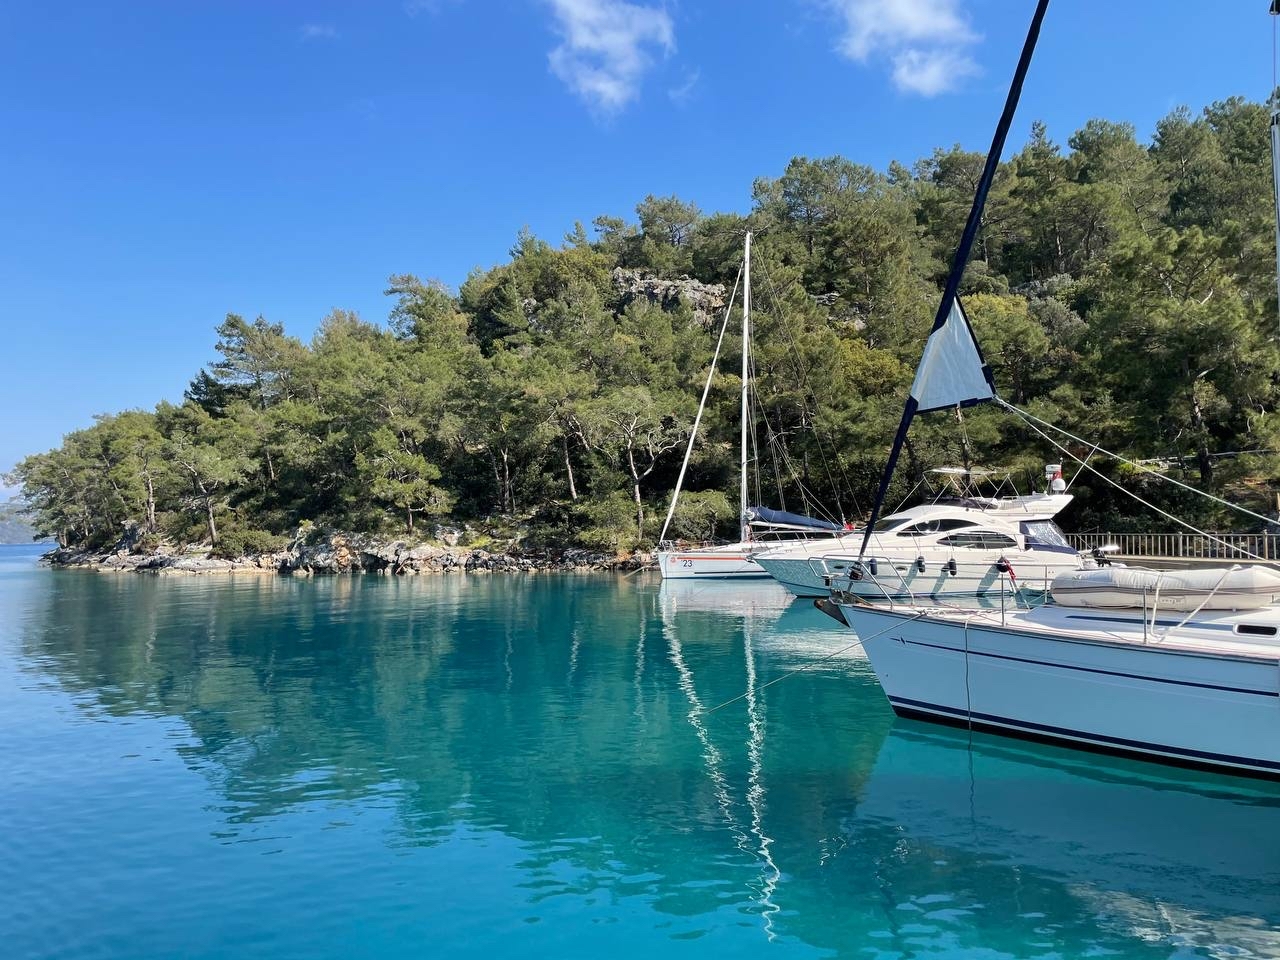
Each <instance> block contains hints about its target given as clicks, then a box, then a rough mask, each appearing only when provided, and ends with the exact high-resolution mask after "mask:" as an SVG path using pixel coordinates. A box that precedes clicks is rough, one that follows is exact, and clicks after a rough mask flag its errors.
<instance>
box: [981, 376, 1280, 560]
mask: <svg viewBox="0 0 1280 960" xmlns="http://www.w3.org/2000/svg"><path fill="white" fill-rule="evenodd" d="M995 402H996V403H998V404H999V405H1000V406H1002V407H1004V408H1005V409H1006V410H1009V411H1010V412H1012V413H1015V414H1017V415H1018V416H1020V417H1022V419H1023V420H1025V421H1026V422H1027V424H1028V425H1029V426H1030V427H1031V429H1032V430H1034V431H1035V432H1036V433H1038V434H1039V435H1040V436H1041V437H1043V438H1044V439H1045V440H1047V441H1049V443H1051V444H1053V446H1054V447H1056V448H1057V449H1058V450H1059V451H1060V452H1062V453H1064V454H1066V455H1067V456H1068V457H1070V458H1071V459H1072V460H1074V461H1075V462H1076V463H1078V464H1080V466H1081V468H1082V469H1084V470H1088V471H1089V472H1090V473H1092V474H1093V475H1094V476H1096V477H1098V478H1099V479H1100V480H1103V481H1104V482H1106V483H1109V484H1110V485H1111V486H1113V487H1115V488H1116V489H1117V490H1119V491H1120V492H1121V493H1123V494H1125V495H1126V496H1129V497H1132V498H1133V499H1134V500H1136V501H1137V502H1138V503H1140V504H1142V505H1143V506H1144V507H1146V508H1147V509H1148V510H1152V511H1154V512H1155V513H1158V514H1160V516H1162V517H1164V518H1165V519H1166V520H1171V521H1173V522H1174V523H1176V524H1177V525H1178V526H1180V527H1185V528H1186V529H1188V530H1190V531H1191V532H1192V533H1195V534H1198V535H1199V536H1202V537H1207V538H1208V539H1209V540H1210V541H1212V542H1213V543H1216V544H1218V545H1219V546H1223V547H1227V548H1228V549H1232V550H1238V551H1239V552H1240V553H1243V554H1244V555H1245V556H1247V557H1248V558H1249V559H1251V560H1264V558H1263V557H1260V556H1258V555H1257V554H1256V553H1251V552H1249V551H1248V550H1245V549H1244V548H1243V547H1236V546H1235V545H1234V544H1230V543H1228V542H1227V541H1225V540H1223V539H1222V538H1221V537H1218V536H1215V535H1214V534H1212V533H1209V532H1208V531H1207V530H1201V529H1200V528H1199V527H1197V526H1195V525H1194V524H1191V523H1188V522H1187V521H1185V520H1182V519H1180V518H1178V517H1175V516H1174V515H1173V514H1171V513H1169V512H1168V511H1167V510H1161V509H1160V508H1159V507H1157V506H1156V505H1155V504H1153V503H1149V502H1148V501H1146V500H1144V499H1142V497H1140V496H1138V495H1137V494H1136V493H1134V492H1133V491H1132V490H1126V489H1125V488H1124V487H1122V486H1121V485H1120V484H1118V483H1116V482H1115V481H1114V480H1112V479H1111V478H1110V477H1108V476H1106V475H1104V474H1103V473H1101V472H1099V471H1098V470H1097V469H1096V468H1095V467H1091V466H1090V465H1089V464H1088V463H1087V462H1086V461H1084V460H1081V459H1080V458H1079V457H1077V456H1076V455H1075V454H1074V453H1072V452H1071V451H1070V450H1068V449H1067V448H1066V447H1064V446H1063V445H1062V444H1060V443H1059V442H1058V441H1057V440H1055V439H1053V437H1051V436H1049V435H1048V434H1047V433H1045V432H1044V431H1043V430H1041V429H1040V428H1039V427H1037V426H1036V424H1043V425H1044V426H1046V427H1048V428H1050V429H1051V430H1056V431H1057V432H1058V433H1061V434H1062V435H1063V436H1064V437H1067V438H1068V439H1069V440H1074V441H1076V442H1077V443H1088V441H1086V440H1082V439H1081V438H1080V437H1077V436H1075V435H1074V434H1072V433H1070V432H1068V431H1066V430H1063V429H1062V428H1061V427H1057V426H1054V425H1053V424H1052V423H1049V422H1047V421H1045V420H1041V419H1040V418H1039V417H1037V416H1033V415H1032V414H1030V413H1027V412H1026V411H1025V410H1020V409H1019V408H1018V407H1015V406H1014V405H1013V404H1011V403H1008V402H1007V401H1005V400H1002V399H1001V398H999V397H996V398H995ZM1093 452H1097V453H1102V454H1104V455H1106V456H1108V457H1112V458H1114V459H1116V460H1119V461H1120V462H1121V463H1125V464H1128V465H1129V466H1131V467H1136V466H1137V464H1135V463H1133V462H1132V461H1131V460H1127V459H1125V458H1124V457H1122V456H1120V454H1118V453H1112V452H1111V451H1109V450H1104V449H1103V448H1102V447H1099V446H1095V447H1094V451H1093ZM1091 455H1092V454H1091ZM1151 476H1154V477H1157V478H1159V479H1161V480H1165V481H1167V482H1168V483H1172V484H1173V485H1174V486H1175V487H1180V488H1181V489H1183V490H1187V491H1189V492H1191V493H1195V494H1199V495H1200V496H1202V497H1204V498H1205V499H1207V500H1211V501H1213V502H1214V503H1217V504H1219V505H1221V506H1224V507H1230V508H1231V509H1232V510H1236V511H1238V512H1240V513H1243V514H1246V515H1247V516H1250V517H1254V518H1255V519H1258V520H1261V521H1262V522H1263V523H1268V524H1269V523H1274V522H1275V521H1274V520H1272V519H1271V518H1270V517H1264V516H1263V515H1262V514H1260V513H1254V512H1253V511H1252V510H1249V509H1247V508H1245V507H1241V506H1239V505H1237V504H1234V503H1231V502H1230V501H1229V500H1223V499H1222V498H1221V497H1215V496H1214V495H1213V494H1211V493H1205V491H1203V490H1198V489H1196V488H1195V487H1193V486H1191V485H1190V484H1186V483H1183V482H1181V481H1180V480H1175V479H1173V477H1167V476H1165V475H1164V474H1162V473H1152V474H1151Z"/></svg>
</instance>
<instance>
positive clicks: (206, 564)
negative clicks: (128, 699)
mask: <svg viewBox="0 0 1280 960" xmlns="http://www.w3.org/2000/svg"><path fill="white" fill-rule="evenodd" d="M42 559H43V561H44V562H46V563H48V564H49V565H50V566H54V567H59V568H85V569H92V570H100V571H103V572H108V573H153V574H161V575H163V574H215V573H228V574H230V573H271V574H291V575H301V576H308V575H312V574H349V573H374V574H384V575H391V576H416V575H419V574H435V573H535V572H539V571H543V572H557V571H558V572H571V571H573V572H589V571H619V570H639V569H641V568H643V567H645V566H647V565H648V564H650V563H651V562H652V555H651V554H647V553H636V554H631V555H617V554H612V553H601V552H598V551H592V550H581V549H566V550H559V551H546V552H532V551H529V552H525V551H519V550H517V549H516V548H514V547H511V548H508V549H507V550H505V551H504V552H501V553H493V552H490V551H488V550H483V549H480V548H476V547H460V546H447V545H439V544H431V543H412V542H408V541H404V540H390V541H388V540H382V539H378V538H375V537H366V536H360V535H355V534H340V533H338V534H332V535H329V536H328V537H325V538H323V539H321V540H320V541H319V542H316V543H309V542H304V541H302V540H296V541H295V542H293V543H291V544H289V546H287V547H285V548H284V549H282V550H278V551H274V552H271V553H257V554H249V555H246V556H243V557H237V558H234V559H223V558H220V557H215V556H212V555H211V554H210V551H209V550H208V548H190V549H171V548H164V547H161V548H159V549H157V550H154V551H149V552H137V551H135V550H131V549H129V548H128V547H126V546H120V547H118V548H116V549H112V550H107V551H80V550H73V549H68V548H65V547H60V548H58V549H56V550H53V551H52V552H50V553H48V554H46V555H45V556H44V557H43V558H42Z"/></svg>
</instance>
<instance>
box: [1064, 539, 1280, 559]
mask: <svg viewBox="0 0 1280 960" xmlns="http://www.w3.org/2000/svg"><path fill="white" fill-rule="evenodd" d="M1067 538H1068V539H1069V540H1070V541H1071V545H1072V546H1073V547H1076V548H1077V549H1080V550H1092V549H1093V548H1094V547H1102V546H1107V545H1110V544H1114V545H1115V546H1117V547H1119V548H1120V549H1119V553H1120V554H1121V555H1123V556H1126V557H1191V558H1205V559H1221V560H1248V559H1250V558H1251V557H1262V558H1263V559H1264V560H1273V559H1280V534H1274V533H1215V534H1213V536H1212V538H1210V537H1208V536H1205V535H1203V534H1199V533H1070V534H1067Z"/></svg>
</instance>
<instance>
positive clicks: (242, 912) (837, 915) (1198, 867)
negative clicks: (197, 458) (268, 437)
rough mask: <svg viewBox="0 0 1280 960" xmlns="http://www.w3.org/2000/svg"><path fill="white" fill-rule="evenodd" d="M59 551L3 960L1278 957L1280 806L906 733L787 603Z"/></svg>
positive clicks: (36, 630)
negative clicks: (160, 561) (81, 564)
mask: <svg viewBox="0 0 1280 960" xmlns="http://www.w3.org/2000/svg"><path fill="white" fill-rule="evenodd" d="M35 555H36V552H35V551H34V550H32V549H31V548H0V611H3V616H2V618H0V842H2V843H3V846H0V944H3V948H2V949H3V955H4V956H5V957H14V958H23V960H25V958H46V957H48V958H52V957H67V958H110V960H117V958H135V957H136V958H162V957H193V958H219V960H221V958H251V957H335V958H337V957H379V958H396V957H461V958H467V957H483V958H486V960H492V958H499V957H502V958H505V957H650V956H653V955H655V953H657V954H658V955H661V956H671V957H674V956H698V957H704V956H708V957H709V956H715V957H747V956H751V957H754V956H768V957H826V956H849V957H870V958H877V957H976V958H996V957H1064V958H1070V957H1086V956H1098V957H1104V956H1117V957H1177V958H1189V957H1224V958H1225V957H1241V956H1267V957H1275V956H1280V932H1277V924H1280V785H1269V784H1265V783H1257V782H1251V781H1247V780H1237V779H1232V778H1229V777H1222V776H1216V775H1209V774H1199V773H1185V772H1176V771H1168V770H1164V769H1162V768H1159V767H1155V766H1151V765H1147V764H1143V763H1139V762H1129V761H1121V760H1111V759H1102V758H1098V757H1094V756H1090V755H1087V754H1076V753H1072V752H1070V751H1065V750H1059V749H1056V748H1050V747H1039V746H1033V745H1026V744H1020V743H1016V742H1013V741H1004V740H1000V739H996V738H991V737H985V736H975V737H973V739H972V741H970V738H969V737H968V736H967V735H966V734H965V733H963V732H957V731H951V730H947V729H943V728H936V727H931V726H927V725H922V724H918V723H911V722H905V721H895V720H894V718H893V716H892V714H891V712H890V711H889V709H888V707H887V706H886V704H885V702H884V700H883V698H882V696H881V695H880V691H879V688H878V687H877V685H876V682H875V678H874V677H873V676H872V675H871V673H870V671H869V669H868V667H867V665H866V662H865V661H864V660H862V659H860V658H859V656H858V654H857V651H856V650H845V649H843V648H845V647H846V646H847V645H848V643H849V641H850V635H849V634H848V632H847V631H843V630H841V629H837V628H836V625H835V624H833V623H832V622H831V621H829V620H827V619H826V618H824V617H823V616H822V615H821V614H819V613H817V612H816V611H815V610H813V609H812V608H811V607H810V606H809V605H807V604H805V603H803V602H801V603H790V602H789V601H788V597H787V595H786V594H784V593H782V592H780V591H775V590H774V589H773V588H772V587H771V586H770V585H763V586H762V585H759V584H749V585H747V586H745V587H734V586H729V585H706V584H695V585H692V586H689V587H685V588H683V589H676V590H672V589H670V585H668V586H667V587H661V586H660V585H659V584H658V583H657V582H656V581H654V580H651V579H646V575H642V576H638V577H631V578H624V577H613V576H581V577H572V576H563V577H561V576H537V577H528V578H520V577H513V576H494V577H484V576H472V577H463V576H453V577H447V576H446V577H434V578H432V577H422V578H408V579H395V578H382V577H363V578H331V579H319V578H317V579H286V578H275V577H267V576H263V577H258V576H246V577H238V578H212V577H210V578H198V577H196V578H155V577H149V576H139V575H103V574H95V573H91V572H83V571H56V572H55V571H49V570H45V569H41V568H38V567H36V566H35V564H34V557H35ZM802 667H803V668H805V669H804V670H803V671H802V672H800V673H798V674H795V675H793V676H789V677H787V679H784V680H781V681H780V682H778V683H775V684H773V685H771V686H768V687H767V688H766V687H765V684H767V683H769V682H770V681H772V680H775V679H777V678H780V677H783V676H785V675H787V674H789V673H790V672H791V671H795V670H797V669H798V668H802ZM743 693H748V696H746V697H744V698H743V699H740V700H737V701H736V702H734V703H732V704H730V705H729V706H726V707H724V708H722V709H720V710H718V711H715V712H712V713H706V712H705V711H706V710H707V709H708V708H710V707H713V706H715V705H717V704H720V703H722V702H724V701H728V700H731V699H732V698H734V697H737V696H739V695H741V694H743ZM1277 709H1280V705H1277Z"/></svg>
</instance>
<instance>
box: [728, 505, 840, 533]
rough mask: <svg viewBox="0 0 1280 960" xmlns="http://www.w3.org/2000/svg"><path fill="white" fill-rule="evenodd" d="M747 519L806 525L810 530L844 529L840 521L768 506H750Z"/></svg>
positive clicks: (757, 521) (778, 523) (759, 521)
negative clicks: (836, 521) (773, 508)
mask: <svg viewBox="0 0 1280 960" xmlns="http://www.w3.org/2000/svg"><path fill="white" fill-rule="evenodd" d="M747 519H748V520H749V521H750V522H751V523H762V524H767V525H769V526H775V527H804V528H806V529H808V530H843V529H844V528H843V527H841V526H840V524H838V523H832V522H831V521H830V520H818V519H817V518H815V517H806V516H804V515H803V514H799V513H788V512H787V511H786V510H770V509H769V508H768V507H748V508H747Z"/></svg>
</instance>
